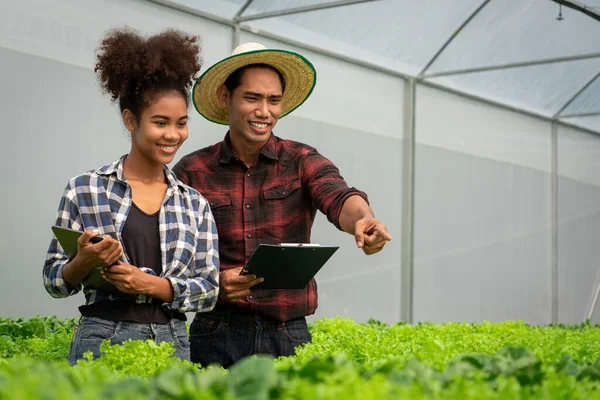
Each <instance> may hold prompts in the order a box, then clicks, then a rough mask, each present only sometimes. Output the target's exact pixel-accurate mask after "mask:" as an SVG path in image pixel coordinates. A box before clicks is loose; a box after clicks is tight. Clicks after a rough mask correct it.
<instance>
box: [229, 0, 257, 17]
mask: <svg viewBox="0 0 600 400" xmlns="http://www.w3.org/2000/svg"><path fill="white" fill-rule="evenodd" d="M253 1H254V0H246V3H244V5H243V6H242V7H241V8H240V9H239V10H238V12H236V13H235V15H234V16H233V22H239V20H240V17H241V16H242V14H243V13H244V11H246V9H247V8H248V7H249V6H250V4H252V2H253Z"/></svg>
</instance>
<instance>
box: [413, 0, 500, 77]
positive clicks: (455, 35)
mask: <svg viewBox="0 0 600 400" xmlns="http://www.w3.org/2000/svg"><path fill="white" fill-rule="evenodd" d="M490 1H491V0H485V1H484V2H483V3H481V4H480V5H479V7H477V8H476V9H475V11H473V12H472V13H471V15H469V17H468V18H467V19H466V20H465V21H464V22H463V23H462V24H461V25H460V26H459V27H458V29H457V30H455V31H454V32H453V33H452V36H450V37H449V38H448V40H446V42H445V43H444V44H443V46H442V47H441V48H440V49H439V50H438V51H437V52H436V53H435V55H434V56H433V57H432V58H431V60H429V62H428V63H427V64H426V65H425V67H424V68H423V69H422V70H421V72H419V75H418V78H419V79H421V78H422V77H423V74H424V73H425V71H427V70H428V69H429V67H431V65H432V64H433V63H434V62H435V60H437V59H438V57H439V56H440V55H441V54H442V52H443V51H444V50H446V47H448V45H449V44H450V43H452V41H453V40H454V39H456V37H457V36H458V34H459V33H460V32H461V31H462V30H463V29H464V28H465V26H467V25H468V24H469V22H471V20H472V19H473V18H475V16H476V15H477V14H479V12H480V11H481V10H483V7H485V6H486V5H487V4H488V3H489V2H490Z"/></svg>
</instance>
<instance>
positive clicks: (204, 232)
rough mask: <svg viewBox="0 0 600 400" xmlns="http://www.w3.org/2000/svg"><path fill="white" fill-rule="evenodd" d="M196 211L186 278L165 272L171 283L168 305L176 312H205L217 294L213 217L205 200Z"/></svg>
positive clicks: (217, 274) (216, 253) (214, 300)
mask: <svg viewBox="0 0 600 400" xmlns="http://www.w3.org/2000/svg"><path fill="white" fill-rule="evenodd" d="M200 204H202V205H203V207H202V210H199V211H198V212H197V213H196V214H197V216H198V218H197V224H198V236H197V240H196V243H195V246H196V247H195V259H194V262H193V263H191V268H192V270H191V271H190V273H189V275H188V277H187V278H183V277H182V276H181V275H171V276H166V278H167V279H168V280H169V281H170V282H171V285H172V286H173V302H172V303H170V304H168V305H167V306H168V308H170V309H172V310H175V311H179V312H206V311H210V310H212V309H213V308H214V306H215V304H216V303H217V298H218V294H219V244H218V234H217V227H216V224H215V220H214V218H213V215H212V212H211V210H210V206H209V205H208V202H206V200H203V201H201V202H200Z"/></svg>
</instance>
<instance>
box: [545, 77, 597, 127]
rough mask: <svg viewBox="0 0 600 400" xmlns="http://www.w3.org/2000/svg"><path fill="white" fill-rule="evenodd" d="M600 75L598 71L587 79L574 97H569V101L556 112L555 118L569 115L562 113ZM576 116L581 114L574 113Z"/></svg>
mask: <svg viewBox="0 0 600 400" xmlns="http://www.w3.org/2000/svg"><path fill="white" fill-rule="evenodd" d="M599 76H600V72H598V73H597V74H596V75H594V77H593V78H592V79H590V80H589V81H587V83H586V84H585V85H583V87H582V88H581V89H579V90H578V91H577V92H576V93H575V94H574V95H573V97H571V98H570V99H569V101H567V102H566V103H565V104H564V105H563V106H562V107H561V108H560V110H558V111H557V112H556V114H554V118H558V117H561V118H567V117H569V116H568V115H566V116H565V115H560V114H561V113H562V112H563V111H565V110H566V109H567V107H569V106H570V105H571V103H573V102H574V101H575V99H576V98H578V97H579V96H580V95H581V94H582V93H583V92H585V90H586V89H587V88H589V87H590V86H591V85H592V83H594V82H595V81H596V79H598V77H599ZM574 116H580V115H574Z"/></svg>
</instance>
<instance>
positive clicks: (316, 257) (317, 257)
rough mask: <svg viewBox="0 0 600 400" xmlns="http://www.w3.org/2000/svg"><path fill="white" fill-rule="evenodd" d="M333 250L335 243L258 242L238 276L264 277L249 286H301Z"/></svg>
mask: <svg viewBox="0 0 600 400" xmlns="http://www.w3.org/2000/svg"><path fill="white" fill-rule="evenodd" d="M337 249H339V247H337V246H320V245H314V244H302V243H297V244H292V243H290V244H285V243H284V244H281V245H274V244H260V245H258V247H257V248H256V250H255V251H254V253H252V255H251V256H250V259H248V262H247V263H246V265H245V266H244V268H242V272H241V275H248V274H255V275H256V276H257V277H258V278H265V280H264V282H261V283H259V284H258V285H255V286H252V289H304V288H305V287H306V285H308V282H310V280H311V279H312V278H313V277H314V276H315V275H316V273H317V272H319V270H320V269H321V268H322V267H323V265H325V263H326V262H327V261H328V260H329V258H331V256H332V255H333V253H335V252H336V251H337Z"/></svg>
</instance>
